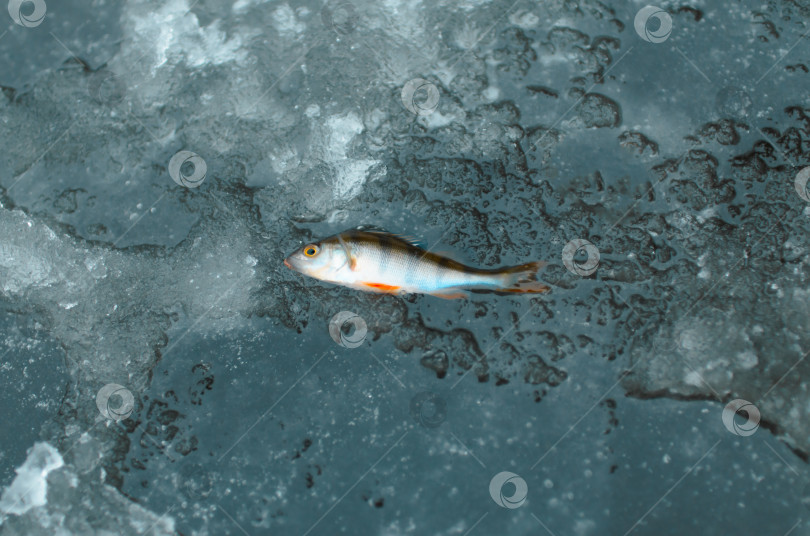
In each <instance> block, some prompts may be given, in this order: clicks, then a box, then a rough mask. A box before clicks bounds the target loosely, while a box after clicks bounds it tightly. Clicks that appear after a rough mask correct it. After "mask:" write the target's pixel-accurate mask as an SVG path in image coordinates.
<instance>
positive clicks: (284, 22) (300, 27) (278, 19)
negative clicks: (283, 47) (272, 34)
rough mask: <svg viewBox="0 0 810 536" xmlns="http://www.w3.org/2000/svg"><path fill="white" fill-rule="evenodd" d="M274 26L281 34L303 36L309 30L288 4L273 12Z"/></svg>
mask: <svg viewBox="0 0 810 536" xmlns="http://www.w3.org/2000/svg"><path fill="white" fill-rule="evenodd" d="M273 26H275V27H276V30H278V33H281V34H301V33H303V32H304V30H306V28H307V26H306V24H304V23H303V22H301V21H299V20H298V18H297V17H296V16H295V11H293V10H292V8H291V7H290V6H289V5H288V4H281V5H280V6H278V7H277V8H276V10H275V11H273Z"/></svg>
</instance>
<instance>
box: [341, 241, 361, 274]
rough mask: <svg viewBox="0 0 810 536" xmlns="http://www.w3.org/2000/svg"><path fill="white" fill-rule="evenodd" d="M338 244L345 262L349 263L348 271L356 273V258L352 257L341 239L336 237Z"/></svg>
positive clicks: (350, 251)
mask: <svg viewBox="0 0 810 536" xmlns="http://www.w3.org/2000/svg"><path fill="white" fill-rule="evenodd" d="M337 239H338V242H340V245H341V246H342V247H343V251H344V252H345V253H346V262H348V263H349V269H350V270H351V271H352V272H356V271H357V257H355V256H354V255H352V250H351V248H349V245H348V244H347V243H346V242H345V241H344V240H343V237H341V236H340V235H337Z"/></svg>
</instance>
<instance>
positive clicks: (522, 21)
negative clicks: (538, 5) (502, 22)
mask: <svg viewBox="0 0 810 536" xmlns="http://www.w3.org/2000/svg"><path fill="white" fill-rule="evenodd" d="M509 22H511V23H512V24H514V25H515V26H520V27H521V28H523V29H524V30H528V29H529V28H534V27H535V26H537V23H538V22H540V17H538V16H537V15H535V14H534V13H532V12H531V11H524V10H520V11H516V12H515V13H512V14H511V15H509Z"/></svg>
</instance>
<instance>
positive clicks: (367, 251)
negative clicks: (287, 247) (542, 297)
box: [284, 229, 550, 299]
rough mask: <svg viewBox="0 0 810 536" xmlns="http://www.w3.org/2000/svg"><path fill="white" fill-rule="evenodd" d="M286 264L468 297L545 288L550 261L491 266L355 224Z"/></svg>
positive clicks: (354, 284) (333, 277) (340, 281)
mask: <svg viewBox="0 0 810 536" xmlns="http://www.w3.org/2000/svg"><path fill="white" fill-rule="evenodd" d="M284 265H285V266H286V267H287V268H290V269H292V270H294V271H296V272H299V273H301V274H304V275H306V276H309V277H313V278H315V279H318V280H320V281H325V282H328V283H333V284H336V285H342V286H344V287H349V288H353V289H357V290H362V291H366V292H376V293H382V294H397V295H399V294H428V295H431V296H436V297H438V298H445V299H458V298H468V297H469V292H476V293H479V292H492V293H497V294H512V293H517V294H539V293H543V292H548V291H549V290H550V287H548V286H547V285H544V284H543V283H541V282H540V281H538V279H537V273H538V271H539V270H540V269H541V268H542V267H543V266H545V265H546V263H544V262H529V263H526V264H520V265H517V266H507V267H503V268H494V269H485V268H474V267H471V266H467V265H465V264H462V263H460V262H458V261H455V260H453V259H451V258H449V257H446V256H443V255H440V254H438V253H433V252H430V251H426V250H425V249H423V248H422V247H420V246H419V245H417V244H416V242H414V241H412V240H408V239H406V238H403V237H401V236H399V235H395V234H391V233H387V232H384V231H377V230H365V229H350V230H347V231H343V232H341V233H338V234H336V235H333V236H330V237H328V238H324V239H323V240H321V241H319V242H312V243H310V244H306V245H305V246H303V247H301V248H299V249H297V250H296V251H294V252H293V253H292V254H291V255H289V256H288V257H287V258H286V259H284Z"/></svg>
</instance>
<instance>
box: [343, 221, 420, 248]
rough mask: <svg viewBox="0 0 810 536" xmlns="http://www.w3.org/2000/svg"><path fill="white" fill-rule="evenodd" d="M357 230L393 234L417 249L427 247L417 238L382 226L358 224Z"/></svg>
mask: <svg viewBox="0 0 810 536" xmlns="http://www.w3.org/2000/svg"><path fill="white" fill-rule="evenodd" d="M357 230H358V231H363V232H364V233H374V234H384V235H387V236H393V237H395V238H398V239H400V240H402V241H403V242H407V243H408V244H410V245H412V246H415V247H417V248H419V249H427V247H426V245H425V244H424V243H423V242H421V241H420V240H419V239H417V238H414V237H412V236H407V235H401V234H399V233H392V232H390V231H387V230H385V229H383V228H382V227H374V226H371V225H360V226H358V227H357Z"/></svg>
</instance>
